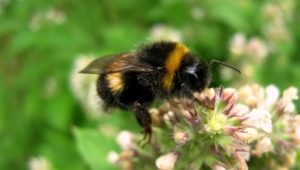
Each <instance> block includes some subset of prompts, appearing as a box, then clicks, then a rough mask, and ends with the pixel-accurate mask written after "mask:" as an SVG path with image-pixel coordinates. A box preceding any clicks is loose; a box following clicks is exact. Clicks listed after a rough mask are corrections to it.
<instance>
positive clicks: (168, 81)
mask: <svg viewBox="0 0 300 170" xmlns="http://www.w3.org/2000/svg"><path fill="white" fill-rule="evenodd" d="M188 51H189V49H188V48H187V47H186V46H184V45H183V44H181V43H177V44H176V46H175V48H174V50H173V51H171V53H170V54H169V56H168V57H167V59H166V62H165V67H166V71H167V73H166V74H165V76H164V78H163V86H164V88H165V89H166V90H170V89H171V87H172V85H173V80H174V76H175V73H176V71H177V70H178V69H179V67H180V65H181V62H182V60H183V58H184V57H185V54H186V53H188Z"/></svg>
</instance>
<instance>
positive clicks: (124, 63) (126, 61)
mask: <svg viewBox="0 0 300 170" xmlns="http://www.w3.org/2000/svg"><path fill="white" fill-rule="evenodd" d="M124 71H138V72H152V71H155V69H154V68H153V67H152V66H150V65H149V64H146V63H141V62H138V60H137V57H136V56H135V55H134V54H129V53H125V54H118V55H112V56H106V57H103V58H98V59H95V60H94V61H92V62H91V63H90V64H89V65H88V66H87V67H85V68H84V69H83V70H81V71H80V73H86V74H101V73H113V72H124Z"/></svg>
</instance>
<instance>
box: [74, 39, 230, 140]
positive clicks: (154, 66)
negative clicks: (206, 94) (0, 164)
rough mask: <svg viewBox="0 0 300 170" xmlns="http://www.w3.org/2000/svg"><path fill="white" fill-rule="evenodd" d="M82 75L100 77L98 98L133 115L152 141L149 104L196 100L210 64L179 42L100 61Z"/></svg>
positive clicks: (88, 67) (201, 89) (108, 105)
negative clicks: (166, 100)
mask: <svg viewBox="0 0 300 170" xmlns="http://www.w3.org/2000/svg"><path fill="white" fill-rule="evenodd" d="M221 64H224V63H221ZM226 66H228V65H226ZM80 73H87V74H99V78H98V80H97V93H98V95H99V97H100V98H101V99H102V100H103V101H104V103H105V104H106V106H107V107H118V108H121V109H126V110H131V111H133V113H134V115H135V117H136V119H137V121H138V123H139V125H140V126H141V127H143V133H144V135H145V137H147V136H148V137H149V140H150V139H151V134H152V128H151V116H150V113H149V112H148V110H147V109H146V108H147V106H148V105H149V104H151V103H152V102H153V101H154V100H155V99H157V98H160V99H168V98H171V97H187V98H193V93H194V92H201V91H203V89H204V88H206V87H207V86H208V85H209V83H210V80H211V72H210V68H209V64H208V63H206V62H205V61H202V60H200V58H199V57H197V56H196V55H195V54H193V53H192V52H191V51H190V50H189V49H188V48H187V47H186V46H185V45H184V44H182V43H178V42H155V43H151V44H148V45H144V46H142V47H141V48H139V49H138V50H136V51H135V52H128V53H121V54H116V55H110V56H106V57H101V58H99V59H95V60H94V61H92V62H91V63H90V64H89V65H88V66H87V67H86V68H84V69H83V70H82V71H80Z"/></svg>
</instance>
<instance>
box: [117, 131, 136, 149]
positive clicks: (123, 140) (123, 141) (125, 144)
mask: <svg viewBox="0 0 300 170" xmlns="http://www.w3.org/2000/svg"><path fill="white" fill-rule="evenodd" d="M134 141H135V136H134V134H132V133H130V132H128V131H121V132H120V133H119V134H118V136H117V142H118V144H119V145H120V146H121V148H122V149H123V150H129V149H131V148H132V147H133V145H134Z"/></svg>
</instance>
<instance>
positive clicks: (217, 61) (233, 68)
mask: <svg viewBox="0 0 300 170" xmlns="http://www.w3.org/2000/svg"><path fill="white" fill-rule="evenodd" d="M213 63H218V64H221V65H223V66H226V67H229V68H231V69H232V70H234V71H236V72H238V73H240V74H241V71H240V70H239V69H237V68H235V67H233V66H231V65H228V64H226V63H223V62H221V61H219V60H211V61H210V63H209V65H212V64H213Z"/></svg>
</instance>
